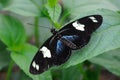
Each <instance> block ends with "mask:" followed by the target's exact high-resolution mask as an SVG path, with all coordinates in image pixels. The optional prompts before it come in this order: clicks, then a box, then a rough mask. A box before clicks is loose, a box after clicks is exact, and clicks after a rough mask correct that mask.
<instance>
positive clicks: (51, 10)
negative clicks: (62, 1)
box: [45, 4, 61, 27]
mask: <svg viewBox="0 0 120 80" xmlns="http://www.w3.org/2000/svg"><path fill="white" fill-rule="evenodd" d="M45 7H46V8H47V10H48V14H49V17H50V19H51V20H52V21H53V23H54V24H55V25H56V27H59V25H60V24H58V19H59V17H60V14H61V6H60V5H59V4H56V5H55V7H51V6H49V5H48V4H46V5H45Z"/></svg>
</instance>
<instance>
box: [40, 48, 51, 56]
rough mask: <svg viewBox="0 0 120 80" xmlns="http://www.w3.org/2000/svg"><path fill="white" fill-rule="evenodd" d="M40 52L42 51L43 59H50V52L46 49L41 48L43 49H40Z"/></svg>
mask: <svg viewBox="0 0 120 80" xmlns="http://www.w3.org/2000/svg"><path fill="white" fill-rule="evenodd" d="M40 51H42V53H43V57H44V58H46V57H47V58H51V53H50V50H49V49H48V48H47V47H45V46H43V47H42V48H41V49H40Z"/></svg>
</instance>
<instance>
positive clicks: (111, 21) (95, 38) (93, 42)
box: [62, 10, 120, 68]
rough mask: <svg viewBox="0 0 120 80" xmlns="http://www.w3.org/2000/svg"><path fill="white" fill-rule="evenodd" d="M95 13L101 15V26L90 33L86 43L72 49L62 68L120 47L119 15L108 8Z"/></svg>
mask: <svg viewBox="0 0 120 80" xmlns="http://www.w3.org/2000/svg"><path fill="white" fill-rule="evenodd" d="M92 13H93V11H92ZM95 13H96V14H101V15H102V16H103V24H102V26H101V27H100V28H99V29H98V30H97V31H95V32H94V33H93V34H92V37H91V39H90V42H89V43H88V45H86V46H85V47H83V48H82V49H79V50H76V51H73V55H72V56H71V58H70V59H69V60H68V61H67V62H66V64H64V65H63V67H62V68H67V67H70V66H74V65H76V64H79V63H82V62H83V61H85V60H87V59H90V58H93V57H95V56H97V55H100V54H103V53H105V52H107V51H111V50H114V49H117V48H120V36H119V35H120V15H119V14H117V13H115V12H113V11H109V10H99V11H95V12H94V13H93V14H95ZM90 14H91V13H90ZM88 15H89V14H88Z"/></svg>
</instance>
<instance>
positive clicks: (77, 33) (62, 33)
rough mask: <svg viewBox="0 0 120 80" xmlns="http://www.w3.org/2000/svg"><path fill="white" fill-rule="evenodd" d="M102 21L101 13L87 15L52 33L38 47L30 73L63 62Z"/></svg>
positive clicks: (83, 43) (83, 44) (37, 72)
mask: <svg viewBox="0 0 120 80" xmlns="http://www.w3.org/2000/svg"><path fill="white" fill-rule="evenodd" d="M102 22H103V17H102V16H101V15H89V16H86V17H83V18H80V19H78V20H75V21H73V22H71V23H69V24H67V25H65V26H64V27H63V28H61V29H60V30H59V31H56V30H55V29H51V33H52V34H53V35H52V36H51V37H50V38H48V39H47V40H46V41H45V42H44V44H43V45H42V46H41V47H40V48H39V50H38V51H37V53H36V55H35V56H34V58H33V60H32V62H31V64H30V70H29V71H30V73H32V74H40V73H43V72H44V71H46V70H48V69H49V68H50V67H52V66H54V65H61V64H63V63H65V62H66V61H67V60H68V59H69V57H70V55H71V51H72V50H77V49H81V48H82V47H83V46H85V45H86V44H88V42H89V41H90V37H91V34H92V33H93V32H94V31H95V30H96V29H97V28H99V27H100V25H101V24H102Z"/></svg>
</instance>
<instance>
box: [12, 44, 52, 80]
mask: <svg viewBox="0 0 120 80" xmlns="http://www.w3.org/2000/svg"><path fill="white" fill-rule="evenodd" d="M37 50H38V49H37V48H36V47H34V46H32V45H29V44H24V45H23V49H22V50H21V51H19V52H12V53H11V57H12V59H13V60H14V61H15V63H16V64H17V65H19V67H20V68H21V69H22V70H23V71H24V72H25V73H26V74H27V75H28V76H30V77H31V78H32V79H33V80H52V77H51V74H50V71H47V72H45V73H43V74H41V75H32V74H31V73H30V72H29V67H30V63H31V61H32V59H33V57H34V55H35V53H36V51H37Z"/></svg>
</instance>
